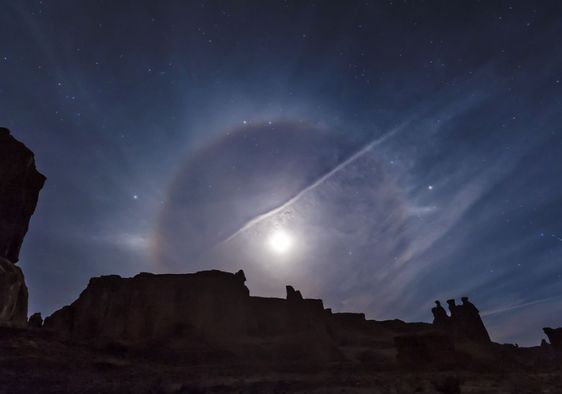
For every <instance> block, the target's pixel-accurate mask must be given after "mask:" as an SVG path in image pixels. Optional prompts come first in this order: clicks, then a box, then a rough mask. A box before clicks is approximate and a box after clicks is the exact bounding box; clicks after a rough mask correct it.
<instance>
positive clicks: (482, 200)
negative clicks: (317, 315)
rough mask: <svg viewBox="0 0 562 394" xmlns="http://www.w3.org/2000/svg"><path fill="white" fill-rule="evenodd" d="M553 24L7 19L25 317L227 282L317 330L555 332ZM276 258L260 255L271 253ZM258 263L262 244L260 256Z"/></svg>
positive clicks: (64, 12)
mask: <svg viewBox="0 0 562 394" xmlns="http://www.w3.org/2000/svg"><path fill="white" fill-rule="evenodd" d="M561 37H562V4H561V3H560V2H558V1H552V2H547V1H544V2H531V1H526V2H517V1H513V2H504V1H365V0H364V1H343V0H342V1H304V0H298V1H258V0H255V1H242V0H240V1H222V2H219V1H146V2H145V1H139V0H134V1H133V0H131V1H113V0H107V1H93V0H85V1H74V0H67V1H65V0H52V1H49V0H43V1H38V0H37V1H24V0H13V1H5V0H0V125H1V126H4V127H8V128H10V129H11V130H12V133H13V135H14V136H15V137H16V138H17V139H19V140H21V141H22V142H24V143H25V144H26V145H27V146H28V147H30V148H31V149H32V150H33V151H34V152H35V155H36V161H37V166H38V169H39V170H40V171H41V172H42V173H43V174H45V175H46V176H47V178H48V179H47V182H46V184H45V187H44V189H43V190H42V192H41V195H40V201H39V205H38V207H37V210H36V213H35V215H34V216H33V218H32V221H31V225H30V230H29V232H28V235H27V237H26V239H25V241H24V245H23V249H22V254H21V256H20V263H19V264H20V265H21V266H22V268H23V269H24V272H25V274H26V279H27V284H28V287H29V291H30V313H31V312H35V311H41V312H43V315H44V316H45V315H48V314H50V313H51V312H52V311H54V310H56V309H58V308H60V307H62V306H63V305H65V304H68V303H70V302H72V301H73V300H74V299H75V298H76V297H77V296H78V294H79V293H80V291H81V290H82V289H83V288H84V287H85V286H86V284H87V282H88V279H89V278H90V277H92V276H99V275H103V274H120V275H123V276H132V275H134V274H136V273H138V272H141V271H151V272H192V271H196V270H201V269H211V268H217V269H222V270H227V271H232V272H234V271H237V270H238V269H244V270H245V272H246V277H247V278H248V282H247V284H248V287H249V288H250V291H251V293H252V294H254V295H263V296H284V292H285V285H286V284H292V285H293V286H294V287H295V288H298V289H300V290H301V291H302V293H303V295H304V296H305V297H311V298H322V299H323V300H324V304H325V306H326V307H331V308H333V310H334V311H351V312H365V313H366V315H367V317H368V318H374V319H392V318H400V319H403V320H407V321H430V320H431V312H430V308H431V306H432V303H433V301H434V300H435V299H440V300H442V301H445V300H446V299H448V298H452V297H455V298H457V299H459V298H460V297H461V296H464V295H468V296H469V297H470V298H471V300H472V301H473V302H474V303H475V304H476V305H477V307H478V308H479V309H480V311H481V313H482V315H483V318H484V321H485V323H486V324H487V326H488V328H489V330H490V333H491V336H492V339H493V340H495V341H498V342H517V343H519V344H521V345H534V344H538V343H539V342H540V339H541V337H542V330H541V328H542V327H544V326H555V327H558V326H562V82H561V80H562V41H561ZM272 237H273V239H272ZM272 242H273V244H272Z"/></svg>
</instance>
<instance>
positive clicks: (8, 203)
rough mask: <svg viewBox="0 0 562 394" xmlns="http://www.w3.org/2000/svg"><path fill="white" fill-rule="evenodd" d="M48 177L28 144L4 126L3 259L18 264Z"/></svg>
mask: <svg viewBox="0 0 562 394" xmlns="http://www.w3.org/2000/svg"><path fill="white" fill-rule="evenodd" d="M44 183H45V177H44V176H43V175H41V174H40V173H39V172H38V171H37V169H36V168H35V159H34V156H33V152H31V151H30V150H29V149H28V148H27V147H26V146H25V145H24V144H22V143H21V142H19V141H17V140H16V139H15V138H14V137H12V136H11V135H10V131H9V130H8V129H5V128H1V127H0V256H1V257H4V258H6V259H8V260H9V261H11V262H12V263H16V262H17V261H18V259H19V251H20V248H21V244H22V242H23V237H24V236H25V233H26V232H27V228H28V225H29V219H30V218H31V215H32V214H33V212H34V211H35V206H36V205H37V199H38V197H39V191H40V190H41V188H42V187H43V184H44Z"/></svg>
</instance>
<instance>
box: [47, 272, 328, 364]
mask: <svg viewBox="0 0 562 394" xmlns="http://www.w3.org/2000/svg"><path fill="white" fill-rule="evenodd" d="M244 282H245V275H244V273H243V272H242V271H239V272H238V273H236V274H232V273H228V272H221V271H216V270H212V271H202V272H197V273H194V274H164V275H154V274H147V273H142V274H139V275H137V276H135V277H133V278H121V277H119V276H116V275H113V276H102V277H99V278H93V279H91V280H90V282H89V284H88V287H87V288H86V289H85V290H84V291H83V292H82V294H81V295H80V297H79V298H78V299H77V300H76V301H75V302H74V303H72V304H71V305H69V306H66V307H64V308H62V309H61V310H59V311H57V312H55V313H54V314H53V315H51V316H50V317H48V318H46V319H45V322H44V327H45V328H47V329H50V330H53V331H55V332H57V333H59V334H63V335H66V336H69V337H71V338H73V339H77V340H83V341H88V342H92V343H95V344H98V345H102V346H104V345H107V344H115V343H118V344H120V345H125V346H141V347H143V346H148V345H149V344H150V343H158V344H159V347H160V348H163V347H168V348H172V349H174V350H177V349H180V350H181V349H189V348H193V346H196V345H197V346H199V345H202V344H203V345H204V346H207V345H208V346H209V347H211V348H213V349H218V348H220V349H229V350H228V351H229V352H230V353H232V354H237V355H239V356H240V355H242V357H245V356H244V355H246V354H251V355H252V356H251V357H258V358H264V359H267V358H284V359H287V360H290V359H293V358H294V359H299V360H305V359H306V358H309V359H313V360H312V361H322V362H325V361H329V360H331V359H333V358H334V357H337V356H338V352H337V350H335V346H334V345H333V344H332V343H331V338H330V336H329V334H328V329H327V324H326V320H325V315H326V314H325V310H324V307H323V304H322V301H321V300H314V299H303V298H301V299H299V300H297V301H295V300H286V299H281V298H265V297H250V294H249V290H248V288H247V287H246V286H245V284H244ZM272 338H274V340H272Z"/></svg>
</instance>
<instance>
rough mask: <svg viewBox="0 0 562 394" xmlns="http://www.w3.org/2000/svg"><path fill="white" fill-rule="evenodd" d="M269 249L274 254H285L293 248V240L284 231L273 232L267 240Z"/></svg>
mask: <svg viewBox="0 0 562 394" xmlns="http://www.w3.org/2000/svg"><path fill="white" fill-rule="evenodd" d="M268 245H269V247H270V249H271V250H272V251H273V252H274V253H276V254H286V253H288V252H289V251H290V250H291V248H292V246H293V238H292V237H291V236H290V235H289V234H288V233H287V232H286V231H284V230H275V231H274V232H273V233H271V235H270V236H269V239H268Z"/></svg>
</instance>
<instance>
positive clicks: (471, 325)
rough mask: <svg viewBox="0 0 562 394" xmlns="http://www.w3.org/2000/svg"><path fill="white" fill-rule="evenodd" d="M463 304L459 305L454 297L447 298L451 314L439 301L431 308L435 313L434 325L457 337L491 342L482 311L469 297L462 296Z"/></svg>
mask: <svg viewBox="0 0 562 394" xmlns="http://www.w3.org/2000/svg"><path fill="white" fill-rule="evenodd" d="M461 300H462V304H461V305H457V304H456V302H455V300H454V299H450V300H447V305H448V306H449V312H450V316H448V315H447V312H446V311H445V309H444V308H443V307H442V306H441V303H440V302H439V301H435V304H436V306H435V307H434V308H432V309H431V312H432V313H433V326H434V327H435V328H436V329H439V330H441V331H443V332H446V333H448V334H449V335H452V336H453V337H454V338H456V339H460V340H470V341H475V342H483V343H489V342H491V340H490V335H489V334H488V330H486V327H485V326H484V322H482V319H481V318H480V312H479V311H478V309H477V308H476V307H475V306H474V304H472V303H471V302H470V301H469V300H468V297H462V298H461Z"/></svg>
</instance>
